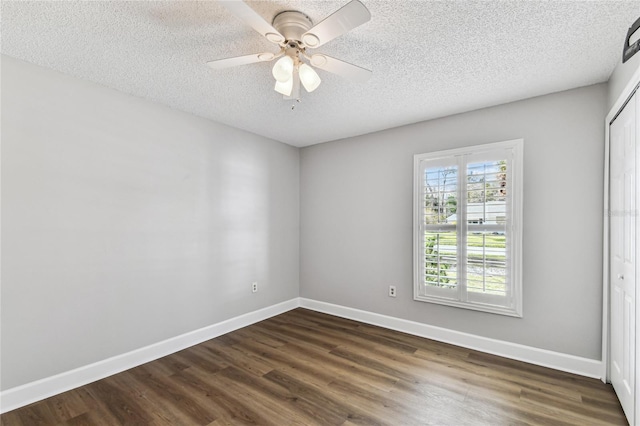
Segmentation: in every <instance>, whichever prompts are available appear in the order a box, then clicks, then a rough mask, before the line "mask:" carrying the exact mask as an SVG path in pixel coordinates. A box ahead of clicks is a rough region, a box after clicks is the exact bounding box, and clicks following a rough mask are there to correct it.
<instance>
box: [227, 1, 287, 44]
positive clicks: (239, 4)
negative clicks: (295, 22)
mask: <svg viewBox="0 0 640 426" xmlns="http://www.w3.org/2000/svg"><path fill="white" fill-rule="evenodd" d="M220 3H221V4H222V5H223V6H224V7H226V8H227V9H228V10H229V12H231V13H233V14H234V15H236V17H238V18H240V19H241V20H242V21H244V22H245V23H246V24H247V25H249V26H250V27H251V28H253V29H254V30H256V31H257V32H259V33H260V34H262V36H263V37H265V38H266V39H267V40H269V41H270V42H272V43H276V44H278V43H282V42H283V41H284V37H283V36H282V34H280V33H279V32H278V30H276V29H275V28H273V26H272V25H271V24H269V23H268V22H267V21H265V20H264V18H263V17H262V16H260V15H259V14H258V13H257V12H256V11H255V10H253V9H252V8H251V7H250V6H249V5H248V4H246V3H245V2H244V1H242V0H224V1H220Z"/></svg>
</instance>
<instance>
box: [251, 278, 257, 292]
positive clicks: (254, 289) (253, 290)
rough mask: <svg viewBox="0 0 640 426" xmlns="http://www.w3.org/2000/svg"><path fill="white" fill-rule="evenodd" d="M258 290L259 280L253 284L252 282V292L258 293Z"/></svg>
mask: <svg viewBox="0 0 640 426" xmlns="http://www.w3.org/2000/svg"><path fill="white" fill-rule="evenodd" d="M257 291H258V282H257V281H255V282H254V283H253V284H251V293H256V292H257Z"/></svg>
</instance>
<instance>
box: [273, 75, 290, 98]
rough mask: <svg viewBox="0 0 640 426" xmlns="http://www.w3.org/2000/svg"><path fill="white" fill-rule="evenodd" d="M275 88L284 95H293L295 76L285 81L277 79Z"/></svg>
mask: <svg viewBox="0 0 640 426" xmlns="http://www.w3.org/2000/svg"><path fill="white" fill-rule="evenodd" d="M274 89H275V91H276V92H278V93H282V94H283V95H284V96H291V91H292V90H293V76H292V77H291V78H290V79H289V80H287V81H284V82H280V81H276V87H275V88H274Z"/></svg>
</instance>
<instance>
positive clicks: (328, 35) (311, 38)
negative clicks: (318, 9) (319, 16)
mask: <svg viewBox="0 0 640 426" xmlns="http://www.w3.org/2000/svg"><path fill="white" fill-rule="evenodd" d="M370 19H371V13H369V10H368V9H367V8H366V7H365V5H364V4H362V3H360V1H359V0H352V1H351V2H349V3H347V4H346V5H344V6H342V8H340V9H338V10H337V11H335V12H334V13H333V14H332V15H330V16H328V17H327V18H325V19H324V21H322V22H320V23H318V24H317V25H316V26H314V27H313V28H311V29H310V30H309V31H307V32H306V33H304V34H302V42H303V43H304V44H305V45H306V46H307V47H310V48H316V47H320V46H322V45H323V44H325V43H327V42H328V41H331V40H333V39H334V38H336V37H338V36H341V35H342V34H344V33H346V32H348V31H351V30H352V29H354V28H356V27H358V26H360V25H362V24H364V23H365V22H368V21H369V20H370Z"/></svg>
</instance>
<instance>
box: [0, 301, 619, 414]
mask: <svg viewBox="0 0 640 426" xmlns="http://www.w3.org/2000/svg"><path fill="white" fill-rule="evenodd" d="M0 419H1V423H2V425H3V426H9V425H11V426H23V425H24V426H27V425H28V426H32V425H158V426H159V425H211V426H214V425H215V426H219V425H235V424H253V425H278V426H282V425H345V426H347V425H456V426H458V425H528V424H532V425H533V424H535V425H616V424H620V425H622V424H626V420H625V418H624V414H623V413H622V409H621V408H620V404H619V403H618V400H617V399H616V397H615V395H614V392H613V389H612V388H611V386H610V385H605V384H603V383H602V382H600V381H598V380H595V379H588V378H584V377H581V376H576V375H573V374H568V373H563V372H558V371H555V370H551V369H547V368H542V367H537V366H534V365H530V364H526V363H522V362H518V361H512V360H508V359H504V358H500V357H497V356H493V355H487V354H484V353H480V352H476V351H472V350H468V349H463V348H459V347H456V346H451V345H447V344H443V343H438V342H434V341H432V340H427V339H422V338H419V337H415V336H411V335H407V334H403V333H398V332H395V331H390V330H386V329H383V328H379V327H374V326H370V325H367V324H362V323H358V322H355V321H350V320H346V319H342V318H337V317H333V316H329V315H325V314H321V313H317V312H313V311H309V310H305V309H296V310H293V311H290V312H287V313H285V314H282V315H279V316H276V317H273V318H271V319H268V320H266V321H263V322H260V323H257V324H254V325H251V326H249V327H246V328H243V329H241V330H237V331H234V332H232V333H229V334H226V335H224V336H221V337H218V338H216V339H212V340H209V341H207V342H205V343H202V344H200V345H197V346H194V347H191V348H189V349H185V350H183V351H180V352H177V353H175V354H173V355H170V356H167V357H165V358H161V359H159V360H156V361H153V362H150V363H148V364H145V365H142V366H139V367H136V368H133V369H131V370H128V371H125V372H123V373H120V374H116V375H114V376H111V377H108V378H106V379H103V380H100V381H97V382H94V383H91V384H89V385H87V386H83V387H81V388H78V389H74V390H72V391H69V392H65V393H63V394H60V395H57V396H54V397H52V398H49V399H46V400H44V401H40V402H37V403H34V404H31V405H29V406H26V407H23V408H20V409H17V410H14V411H11V412H9V413H5V414H4V415H2V416H1V417H0Z"/></svg>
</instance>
